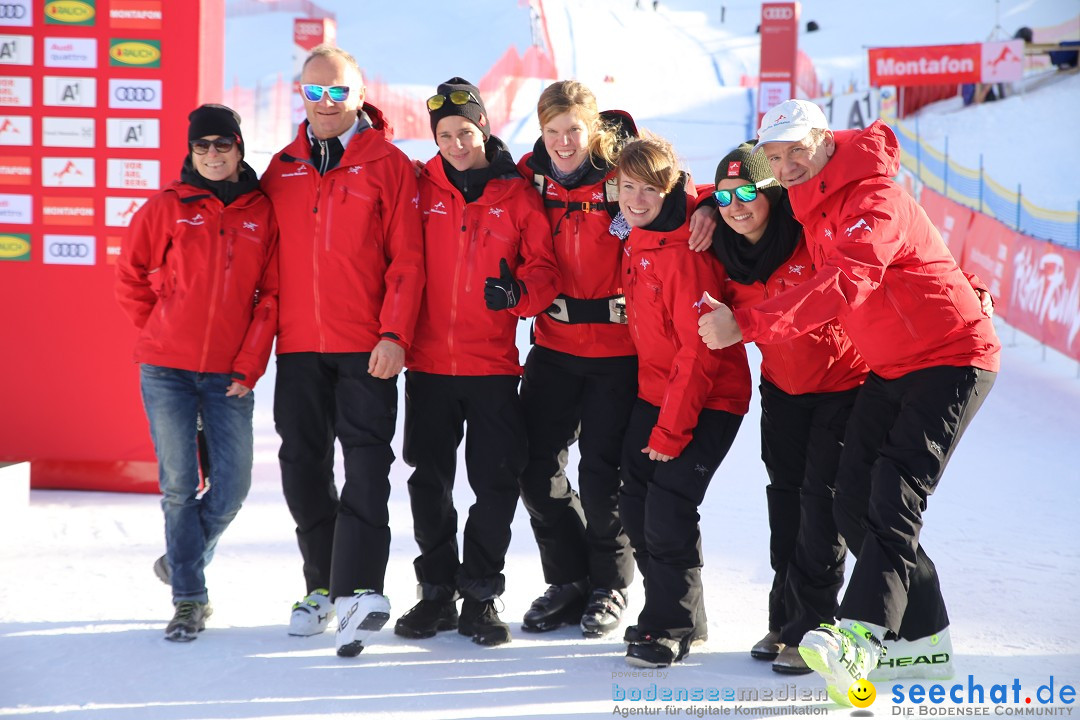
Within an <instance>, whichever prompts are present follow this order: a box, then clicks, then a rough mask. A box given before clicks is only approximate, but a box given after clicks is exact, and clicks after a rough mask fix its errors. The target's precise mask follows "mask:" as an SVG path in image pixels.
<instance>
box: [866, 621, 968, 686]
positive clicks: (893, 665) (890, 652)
mask: <svg viewBox="0 0 1080 720" xmlns="http://www.w3.org/2000/svg"><path fill="white" fill-rule="evenodd" d="M881 644H882V645H884V646H885V655H884V656H883V657H882V658H881V659H880V660H878V664H877V667H876V668H875V669H873V670H871V671H870V678H869V679H870V681H871V682H879V681H881V680H908V679H915V678H922V679H926V680H944V679H946V678H951V677H952V676H953V664H952V654H953V649H952V637H951V636H950V635H949V628H948V627H946V628H945V629H944V630H942V631H941V632H937V633H934V634H933V635H927V636H926V637H921V638H918V639H916V640H904V639H899V640H885V641H883V642H882V643H881Z"/></svg>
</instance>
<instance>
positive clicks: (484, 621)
mask: <svg viewBox="0 0 1080 720" xmlns="http://www.w3.org/2000/svg"><path fill="white" fill-rule="evenodd" d="M458 632H459V633H461V634H462V635H471V636H472V640H473V642H474V643H476V644H477V645H503V644H505V643H508V642H510V626H509V625H507V624H506V623H504V622H503V621H502V619H501V618H500V617H499V613H498V611H497V610H496V609H495V600H494V598H492V599H489V600H472V599H470V598H465V599H464V600H463V601H462V602H461V619H460V620H459V621H458Z"/></svg>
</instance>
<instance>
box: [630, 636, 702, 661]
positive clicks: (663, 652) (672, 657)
mask: <svg viewBox="0 0 1080 720" xmlns="http://www.w3.org/2000/svg"><path fill="white" fill-rule="evenodd" d="M688 646H689V643H686V642H680V641H678V640H673V639H672V638H666V637H653V636H651V635H649V634H647V633H646V634H645V635H643V636H641V640H640V641H639V642H633V643H630V644H629V645H627V646H626V664H627V665H633V666H634V667H639V668H665V667H670V666H671V664H672V663H675V662H678V661H680V660H682V659H683V658H684V657H686V653H687V648H688Z"/></svg>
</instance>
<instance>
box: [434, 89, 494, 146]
mask: <svg viewBox="0 0 1080 720" xmlns="http://www.w3.org/2000/svg"><path fill="white" fill-rule="evenodd" d="M455 90H463V91H465V92H467V93H469V94H470V95H472V97H471V98H469V101H468V102H467V103H465V104H464V105H455V104H454V103H452V102H450V93H452V92H454V91H455ZM435 94H436V95H442V96H443V104H442V107H440V108H439V109H438V110H428V114H429V115H431V134H432V135H434V134H435V127H436V126H437V125H438V124H439V121H440V120H442V119H443V118H444V117H450V116H451V115H460V116H461V117H463V118H465V119H467V120H470V121H472V123H473V124H474V125H476V127H478V128H480V132H481V133H483V135H484V142H487V140H488V138H490V137H491V123H490V122H489V121H488V114H487V109H486V108H485V107H484V101H483V99H481V97H480V91H479V90H478V89H477V88H476V86H475V85H473V84H472V83H470V82H469V81H468V80H463V79H462V78H459V77H452V78H450V79H449V80H447V81H446V82H444V83H442V84H441V85H439V89H438V90H437V91H436V92H435ZM474 101H475V102H474Z"/></svg>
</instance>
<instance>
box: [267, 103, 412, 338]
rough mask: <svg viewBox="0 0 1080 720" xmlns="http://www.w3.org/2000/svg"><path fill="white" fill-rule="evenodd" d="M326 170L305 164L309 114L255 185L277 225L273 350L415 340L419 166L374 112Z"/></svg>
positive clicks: (368, 110) (370, 110)
mask: <svg viewBox="0 0 1080 720" xmlns="http://www.w3.org/2000/svg"><path fill="white" fill-rule="evenodd" d="M363 111H364V112H365V113H366V114H367V115H368V117H369V118H370V120H371V124H372V127H371V129H367V130H363V131H362V132H359V133H357V134H356V135H354V136H353V137H352V139H351V140H350V142H349V145H348V147H346V148H345V151H344V154H343V155H342V158H341V163H340V164H339V165H338V166H337V167H336V168H334V169H333V170H330V171H328V172H327V173H326V174H325V175H319V173H318V171H317V170H316V169H315V168H314V167H313V166H312V164H311V161H310V157H311V143H310V141H309V140H308V134H307V121H305V122H303V123H302V124H301V125H300V131H299V133H297V136H296V139H294V140H293V142H292V143H290V144H289V145H288V146H287V147H285V149H283V150H282V151H281V152H279V153H278V154H277V155H275V156H274V158H273V159H272V160H271V161H270V165H269V167H267V169H266V172H265V173H264V174H263V176H262V188H263V190H264V191H265V192H266V194H267V195H269V196H270V199H271V200H273V202H274V210H275V211H276V213H277V219H278V223H279V224H280V226H281V250H280V252H281V263H280V266H281V318H280V327H279V329H278V341H277V352H278V353H279V354H281V353H294V352H321V353H340V352H370V351H371V350H372V349H373V348H374V347H375V345H376V344H377V343H378V342H379V340H380V339H382V338H383V337H388V338H389V339H391V340H394V341H395V342H397V343H398V344H399V345H401V346H403V347H406V348H407V347H408V344H409V343H410V342H411V341H412V335H413V326H414V325H415V324H416V313H417V311H418V310H419V307H420V295H421V293H422V291H423V285H424V259H423V241H422V239H421V235H420V233H421V230H420V211H419V210H418V206H417V203H418V201H419V197H418V195H417V189H416V170H415V169H414V167H413V165H412V162H411V161H410V160H409V158H408V157H406V156H405V154H404V153H403V152H401V151H400V150H399V149H397V148H396V147H395V146H394V145H393V144H392V143H391V142H390V138H391V137H392V131H391V130H390V127H389V125H388V124H387V123H386V121H385V120H384V119H383V117H382V115H381V113H379V111H378V110H377V109H376V108H374V107H372V106H371V105H368V104H366V103H365V105H364V108H363Z"/></svg>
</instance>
